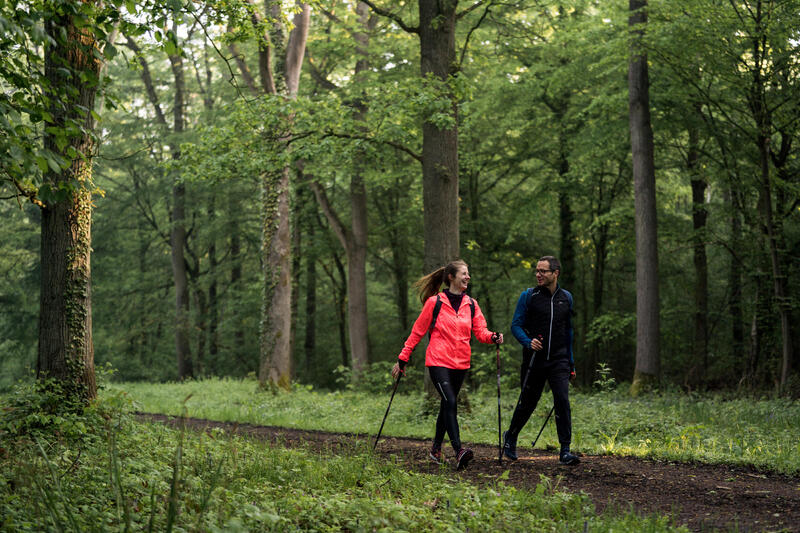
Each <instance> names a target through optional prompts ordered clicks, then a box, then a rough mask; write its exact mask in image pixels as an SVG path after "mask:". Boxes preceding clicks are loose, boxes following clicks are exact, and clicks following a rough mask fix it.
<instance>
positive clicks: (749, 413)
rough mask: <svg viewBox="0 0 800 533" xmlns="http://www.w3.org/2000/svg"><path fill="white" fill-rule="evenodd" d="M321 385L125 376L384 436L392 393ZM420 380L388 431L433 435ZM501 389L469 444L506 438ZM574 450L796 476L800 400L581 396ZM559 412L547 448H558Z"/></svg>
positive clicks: (479, 398)
mask: <svg viewBox="0 0 800 533" xmlns="http://www.w3.org/2000/svg"><path fill="white" fill-rule="evenodd" d="M390 384H391V382H389V383H388V384H387V386H386V388H385V390H383V391H380V392H372V391H368V392H359V391H355V390H345V391H337V392H321V391H315V390H311V389H309V388H307V387H303V386H296V387H295V388H294V389H293V390H292V391H291V392H279V393H270V392H258V388H257V384H256V382H255V381H250V380H244V381H239V380H229V379H209V380H202V381H189V382H185V383H171V384H146V383H125V384H116V385H113V386H112V387H111V390H112V391H124V392H125V393H127V394H128V395H129V396H130V397H131V398H132V399H133V400H134V402H135V404H136V405H137V408H138V409H140V410H142V411H146V412H153V413H164V414H172V415H178V414H180V412H181V409H182V403H181V402H182V400H183V398H185V397H186V396H188V395H190V394H191V398H190V399H189V401H188V402H187V403H186V407H187V409H188V413H189V416H193V417H198V418H208V419H214V420H222V421H238V422H243V423H245V422H246V423H252V424H262V425H274V426H283V427H293V428H299V429H313V430H324V431H335V432H345V433H357V434H365V435H367V434H371V435H374V434H375V433H377V431H378V428H379V426H380V422H381V420H382V418H383V415H384V413H385V410H386V406H387V404H388V401H389V397H390V393H391V390H390V388H389V385H390ZM418 391H419V386H418V385H417V384H413V383H408V384H407V383H403V382H401V384H400V387H399V392H398V394H397V395H396V396H395V398H394V401H393V403H392V407H391V411H390V413H389V416H388V418H387V421H386V425H385V427H384V430H383V433H384V434H385V435H393V436H408V437H416V438H423V439H424V438H430V436H431V435H432V433H433V426H434V423H435V418H434V415H432V414H426V413H424V412H423V405H424V402H423V397H422V394H421V393H420V392H418ZM518 392H519V389H518V388H517V389H512V388H511V387H507V390H504V391H503V394H502V402H501V404H502V409H501V415H502V418H503V424H504V425H505V424H507V422H508V420H510V417H511V413H512V412H513V409H514V406H515V404H516V401H517V396H516V394H518ZM496 394H497V390H496V387H488V386H487V387H484V388H483V389H480V390H478V391H472V392H471V393H469V394H468V397H469V409H466V408H463V407H462V408H460V412H459V419H460V424H461V437H462V440H463V441H464V442H466V443H486V444H492V443H496V442H497V440H498V430H497V396H496ZM571 402H572V418H573V424H572V426H573V436H572V448H573V449H574V450H577V451H580V452H583V453H587V454H618V455H631V456H637V457H647V458H652V459H655V460H675V461H699V462H706V463H725V464H731V465H751V466H754V467H757V468H759V469H763V470H769V471H774V472H779V473H784V474H789V475H797V474H798V472H800V440H798V438H797V435H798V434H797V428H798V427H800V404H798V402H796V401H791V400H783V399H761V400H756V399H753V398H739V399H730V398H727V399H726V398H723V397H721V396H716V395H697V394H692V395H686V394H680V393H660V394H655V393H653V394H646V395H643V396H640V397H638V398H635V399H634V398H631V397H629V396H628V395H627V394H625V393H624V392H617V391H606V392H598V393H592V394H585V393H576V392H574V391H573V393H572V395H571ZM551 406H552V396H551V395H550V393H549V391H545V393H544V395H543V396H542V401H541V402H540V405H539V408H538V409H537V410H536V411H535V412H534V415H533V416H532V417H531V420H530V421H529V422H528V424H527V425H526V426H525V428H524V430H523V431H522V433H521V435H520V438H519V441H518V442H519V445H520V446H526V445H529V444H530V442H531V441H532V440H533V439H534V438H535V437H536V434H537V433H538V431H539V429H540V428H541V427H542V424H543V422H544V420H545V417H546V415H547V412H548V411H549V409H550V407H551ZM557 445H558V439H557V436H556V431H555V424H554V422H553V419H552V418H551V419H550V421H549V422H548V424H547V425H546V427H545V430H544V432H543V433H542V436H541V437H540V439H539V442H538V443H537V446H536V447H537V448H544V447H556V446H557Z"/></svg>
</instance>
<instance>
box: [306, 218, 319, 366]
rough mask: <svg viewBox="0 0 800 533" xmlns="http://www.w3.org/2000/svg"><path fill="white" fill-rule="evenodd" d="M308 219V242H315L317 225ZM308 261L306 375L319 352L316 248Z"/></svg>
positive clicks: (310, 248) (308, 256) (311, 248)
mask: <svg viewBox="0 0 800 533" xmlns="http://www.w3.org/2000/svg"><path fill="white" fill-rule="evenodd" d="M306 218H307V223H308V224H307V231H308V240H309V241H310V242H312V243H313V242H314V240H315V239H314V237H315V233H316V225H315V224H314V220H311V217H306ZM304 256H305V260H306V335H305V340H304V342H303V348H304V350H303V351H304V352H305V365H306V374H307V375H308V374H309V373H310V372H311V366H312V365H313V364H314V362H315V361H316V352H317V252H316V249H315V247H314V246H311V247H309V249H308V251H307V252H306V253H305V254H304Z"/></svg>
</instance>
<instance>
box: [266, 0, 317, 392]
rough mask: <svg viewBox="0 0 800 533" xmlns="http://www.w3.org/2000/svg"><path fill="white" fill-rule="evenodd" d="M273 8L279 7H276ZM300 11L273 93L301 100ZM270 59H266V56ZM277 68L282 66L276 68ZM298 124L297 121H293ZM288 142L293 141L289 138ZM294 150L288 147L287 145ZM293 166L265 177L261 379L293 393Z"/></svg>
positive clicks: (303, 20) (305, 15)
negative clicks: (290, 209)
mask: <svg viewBox="0 0 800 533" xmlns="http://www.w3.org/2000/svg"><path fill="white" fill-rule="evenodd" d="M270 5H271V6H272V8H275V7H276V6H277V5H278V4H274V3H270ZM299 5H300V12H299V13H297V15H295V17H294V29H293V30H292V31H291V33H290V35H289V43H288V45H287V46H286V55H285V57H282V56H281V55H280V53H277V54H276V55H277V56H278V57H277V59H278V60H279V65H283V66H284V67H285V70H284V71H282V74H283V76H284V78H283V83H281V82H277V83H276V85H274V86H272V90H273V91H275V90H279V89H276V88H275V87H277V88H283V87H284V86H285V91H283V92H284V93H285V95H286V96H287V97H288V98H295V97H296V96H297V89H298V86H299V83H300V69H301V67H302V64H303V57H304V55H305V49H306V39H307V37H308V26H309V20H310V14H311V8H310V7H309V6H308V4H302V3H301V4H299ZM274 34H275V37H274V38H273V41H272V42H273V44H274V45H275V46H278V52H279V51H280V49H281V47H280V46H279V45H280V44H281V43H282V40H281V39H280V37H281V36H280V34H281V30H280V28H277V29H276V31H275V32H274ZM262 52H263V53H262V54H261V57H262V65H263V66H265V68H263V69H262V84H263V85H264V87H267V88H268V89H269V88H270V83H269V80H268V78H269V76H270V75H272V73H271V72H269V69H268V68H266V66H268V65H269V64H270V61H269V50H262ZM265 56H266V57H265ZM276 68H278V69H279V68H280V67H279V66H277V65H276ZM287 120H288V121H290V122H291V121H292V117H287ZM286 141H288V139H286ZM285 149H286V150H288V149H289V148H288V144H287V145H286V148H285ZM289 174H290V170H289V167H285V168H284V169H283V171H282V172H280V173H279V174H278V175H268V174H265V175H264V176H262V180H261V194H262V206H263V210H264V212H263V219H262V239H261V244H262V252H261V253H262V255H263V267H262V269H263V280H264V287H263V300H262V310H261V342H260V357H261V364H260V367H259V373H258V379H259V382H260V384H261V386H262V387H264V386H266V385H267V384H270V385H272V386H278V387H280V388H284V389H288V388H289V385H290V383H291V379H292V352H291V342H290V340H291V325H292V321H291V314H292V284H291V268H292V262H291V229H290V227H289V220H290V219H289V192H290V191H289Z"/></svg>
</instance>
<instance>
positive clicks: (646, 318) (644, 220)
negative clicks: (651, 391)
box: [628, 0, 660, 395]
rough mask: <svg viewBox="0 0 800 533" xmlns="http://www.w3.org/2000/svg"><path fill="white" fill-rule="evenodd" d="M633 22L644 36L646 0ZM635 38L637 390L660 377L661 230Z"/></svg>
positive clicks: (634, 4) (638, 2) (644, 81)
mask: <svg viewBox="0 0 800 533" xmlns="http://www.w3.org/2000/svg"><path fill="white" fill-rule="evenodd" d="M629 9H630V13H631V14H630V18H629V25H630V28H631V31H632V33H633V34H634V36H635V37H637V38H641V36H642V34H643V32H644V29H643V27H642V26H644V25H645V24H646V23H647V13H646V9H647V1H646V0H630V2H629ZM637 41H638V39H635V40H634V44H633V45H632V49H631V53H632V55H631V59H630V62H629V64H628V90H629V93H628V107H629V122H630V132H631V151H632V156H633V182H634V204H635V212H636V214H635V226H636V227H635V230H636V367H635V369H634V376H633V383H632V384H631V393H632V394H634V395H636V394H638V393H639V392H641V391H642V390H643V389H646V388H649V387H650V386H651V385H652V384H655V383H656V382H657V381H658V378H659V372H660V368H659V367H660V355H659V329H660V323H659V301H658V298H659V295H658V232H657V218H656V191H655V163H654V147H653V129H652V126H651V124H650V95H649V83H650V82H649V75H648V69H647V55H646V54H644V53H643V52H642V51H641V50H640V48H639V45H638V43H637Z"/></svg>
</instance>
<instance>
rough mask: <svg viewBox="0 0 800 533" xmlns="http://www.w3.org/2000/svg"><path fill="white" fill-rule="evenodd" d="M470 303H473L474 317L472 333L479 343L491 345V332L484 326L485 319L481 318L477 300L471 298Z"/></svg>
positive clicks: (481, 313)
mask: <svg viewBox="0 0 800 533" xmlns="http://www.w3.org/2000/svg"><path fill="white" fill-rule="evenodd" d="M472 301H473V302H475V316H474V317H472V333H473V334H474V335H475V338H476V339H478V340H479V341H480V342H482V343H484V344H492V332H491V331H489V328H488V327H487V326H486V317H485V316H483V311H481V306H479V305H478V300H476V299H474V298H473V299H472ZM462 305H463V304H462Z"/></svg>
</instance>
